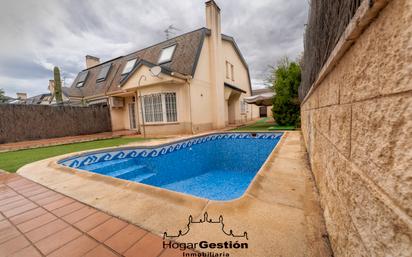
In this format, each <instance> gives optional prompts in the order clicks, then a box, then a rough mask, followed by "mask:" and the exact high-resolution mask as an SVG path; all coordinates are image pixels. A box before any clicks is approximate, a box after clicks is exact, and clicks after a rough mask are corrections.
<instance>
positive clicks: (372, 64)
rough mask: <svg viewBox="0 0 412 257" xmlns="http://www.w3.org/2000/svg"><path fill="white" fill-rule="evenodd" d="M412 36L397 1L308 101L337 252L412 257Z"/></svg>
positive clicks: (402, 1) (407, 8)
mask: <svg viewBox="0 0 412 257" xmlns="http://www.w3.org/2000/svg"><path fill="white" fill-rule="evenodd" d="M411 35H412V2H411V1H408V0H393V1H391V2H389V4H388V5H387V6H386V7H385V8H384V9H383V10H382V11H381V13H380V14H379V15H378V17H377V18H376V20H374V21H373V22H372V23H371V24H370V26H369V27H368V28H367V29H366V30H365V31H364V32H363V33H362V35H360V37H359V38H358V39H357V40H356V42H355V43H354V45H353V46H352V47H351V48H350V49H349V50H348V51H347V52H346V53H345V55H344V56H343V57H342V59H341V60H340V61H339V62H338V63H337V65H336V66H335V67H334V69H333V70H332V71H331V73H329V75H327V77H326V78H325V80H324V81H323V82H321V84H320V85H319V87H317V88H316V89H315V91H313V94H312V95H311V96H310V97H309V98H308V99H307V101H306V102H304V104H303V105H302V107H301V110H302V113H301V114H302V115H301V117H302V132H303V134H304V137H305V141H306V146H307V150H308V153H309V158H310V162H311V166H312V171H313V173H314V176H315V179H316V182H317V185H318V188H319V191H320V196H321V204H322V207H323V208H324V215H325V220H326V225H327V229H328V232H329V237H330V240H331V245H332V248H333V250H334V253H335V256H411V255H412V241H411V238H412V218H411V217H412V81H411V78H412V39H411V38H412V36H411Z"/></svg>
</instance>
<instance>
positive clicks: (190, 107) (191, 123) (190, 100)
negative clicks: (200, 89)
mask: <svg viewBox="0 0 412 257" xmlns="http://www.w3.org/2000/svg"><path fill="white" fill-rule="evenodd" d="M186 83H187V89H188V91H189V112H190V131H191V132H192V135H193V134H195V132H194V131H193V117H192V95H191V91H192V90H191V88H190V83H189V80H186Z"/></svg>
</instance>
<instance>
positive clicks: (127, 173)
mask: <svg viewBox="0 0 412 257" xmlns="http://www.w3.org/2000/svg"><path fill="white" fill-rule="evenodd" d="M116 174H117V175H115V176H114V177H116V178H120V179H126V180H130V181H136V182H140V181H142V180H144V179H147V178H150V177H152V176H154V175H156V173H154V172H153V171H152V170H151V169H150V168H149V167H147V166H146V165H137V166H132V167H128V168H125V169H122V170H118V171H116ZM108 175H109V174H108ZM110 176H113V175H112V174H110Z"/></svg>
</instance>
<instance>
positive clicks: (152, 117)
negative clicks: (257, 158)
mask: <svg viewBox="0 0 412 257" xmlns="http://www.w3.org/2000/svg"><path fill="white" fill-rule="evenodd" d="M143 111H144V119H145V122H147V123H161V122H176V121H177V107H176V93H160V94H151V95H145V96H143Z"/></svg>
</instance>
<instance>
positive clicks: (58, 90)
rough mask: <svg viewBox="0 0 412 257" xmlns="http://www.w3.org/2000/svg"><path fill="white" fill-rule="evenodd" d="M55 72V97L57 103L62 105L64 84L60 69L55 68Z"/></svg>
mask: <svg viewBox="0 0 412 257" xmlns="http://www.w3.org/2000/svg"><path fill="white" fill-rule="evenodd" d="M53 72H54V96H55V97H56V103H57V104H62V103H63V95H62V82H61V79H60V70H59V67H57V66H55V67H54V69H53Z"/></svg>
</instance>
